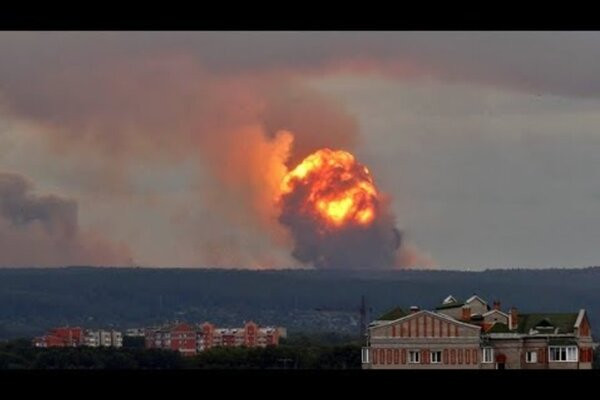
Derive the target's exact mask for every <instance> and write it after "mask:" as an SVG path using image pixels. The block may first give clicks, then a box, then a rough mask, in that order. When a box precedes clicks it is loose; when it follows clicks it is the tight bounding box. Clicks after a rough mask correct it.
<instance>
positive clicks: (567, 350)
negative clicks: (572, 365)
mask: <svg viewBox="0 0 600 400" xmlns="http://www.w3.org/2000/svg"><path fill="white" fill-rule="evenodd" d="M548 352H549V354H550V361H551V362H574V361H577V346H552V347H550V348H549V349H548Z"/></svg>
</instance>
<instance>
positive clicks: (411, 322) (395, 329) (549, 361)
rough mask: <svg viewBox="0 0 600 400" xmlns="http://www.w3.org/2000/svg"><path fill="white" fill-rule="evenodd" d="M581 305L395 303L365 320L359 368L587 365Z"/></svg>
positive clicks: (587, 336)
mask: <svg viewBox="0 0 600 400" xmlns="http://www.w3.org/2000/svg"><path fill="white" fill-rule="evenodd" d="M595 346H596V344H595V343H593V341H592V337H591V328H590V323H589V320H588V317H587V314H586V312H585V310H583V309H582V310H580V311H579V312H574V313H533V314H521V313H519V312H518V310H517V309H516V308H514V307H513V308H511V309H510V310H509V311H508V312H505V311H502V309H501V307H500V302H497V301H496V302H494V303H493V306H492V307H490V306H489V305H488V303H487V302H486V301H485V300H484V299H482V298H480V297H479V296H476V295H475V296H472V297H470V298H469V299H467V300H466V301H464V302H463V301H459V300H457V299H455V298H454V297H452V296H448V297H447V298H446V299H444V301H443V302H442V303H441V304H440V305H439V306H438V307H436V309H435V311H429V310H420V309H419V308H418V307H411V309H410V310H409V311H408V312H406V311H404V310H403V309H401V308H395V309H393V310H391V311H389V312H388V313H386V314H384V315H382V316H381V317H380V318H379V319H378V320H376V321H373V322H372V323H371V324H370V325H369V329H368V334H367V346H366V347H364V348H363V350H362V363H363V364H362V365H363V368H364V369H496V368H497V369H505V368H506V369H591V367H592V360H593V351H594V348H595Z"/></svg>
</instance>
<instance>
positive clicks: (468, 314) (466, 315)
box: [461, 306, 471, 321]
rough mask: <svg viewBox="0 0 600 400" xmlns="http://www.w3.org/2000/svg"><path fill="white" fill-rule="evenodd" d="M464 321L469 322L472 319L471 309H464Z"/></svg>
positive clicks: (465, 307)
mask: <svg viewBox="0 0 600 400" xmlns="http://www.w3.org/2000/svg"><path fill="white" fill-rule="evenodd" d="M461 319H462V320H465V321H469V320H470V319H471V307H469V306H464V307H463V308H462V318H461Z"/></svg>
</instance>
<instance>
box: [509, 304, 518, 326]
mask: <svg viewBox="0 0 600 400" xmlns="http://www.w3.org/2000/svg"><path fill="white" fill-rule="evenodd" d="M518 325H519V313H518V312H517V307H511V308H510V329H517V326H518Z"/></svg>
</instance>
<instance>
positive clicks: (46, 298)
mask: <svg viewBox="0 0 600 400" xmlns="http://www.w3.org/2000/svg"><path fill="white" fill-rule="evenodd" d="M599 287H600V268H599V267H593V268H584V269H546V270H518V269H516V270H489V271H484V272H458V271H418V270H400V271H316V270H277V271H274V270H272V271H268V270H267V271H248V270H220V269H144V268H100V267H71V268H56V269H42V268H38V269H0V304H2V307H0V339H11V338H17V337H29V336H36V335H40V334H42V333H43V332H44V331H45V330H46V329H48V328H51V327H55V326H61V325H72V326H76V325H79V326H82V327H85V328H103V329H110V328H116V329H125V328H129V327H143V326H148V325H152V324H159V323H164V322H165V321H174V320H180V321H189V322H203V321H211V322H213V323H215V324H217V325H220V326H231V327H234V326H241V325H242V324H243V322H244V321H247V320H254V321H256V322H258V323H259V324H263V325H279V326H285V327H286V328H288V331H289V332H318V331H320V332H327V331H337V332H342V333H346V334H357V333H358V331H359V328H358V321H359V320H360V316H359V312H358V308H359V304H360V299H361V295H364V296H365V297H366V301H367V309H369V310H370V311H371V312H370V316H371V318H374V317H377V316H378V315H380V314H382V313H383V312H385V311H387V310H388V309H390V308H392V307H394V306H402V307H405V308H408V307H410V306H411V305H418V306H421V307H425V308H431V307H435V306H436V305H437V304H439V303H440V302H441V301H442V299H443V298H445V297H446V296H447V295H448V294H452V295H453V296H455V297H458V298H463V299H464V298H467V297H469V296H471V295H472V294H473V293H477V294H479V295H480V296H482V297H483V298H485V299H487V300H488V301H490V302H491V301H493V300H495V299H499V300H501V302H502V307H503V308H504V309H508V308H509V307H511V306H517V307H518V308H519V310H520V311H521V312H528V311H529V312H536V311H537V312H543V311H546V312H560V311H563V312H575V311H577V310H579V309H580V308H586V309H587V310H588V311H589V313H590V320H591V323H592V331H593V332H599V331H600V290H598V288H599Z"/></svg>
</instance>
